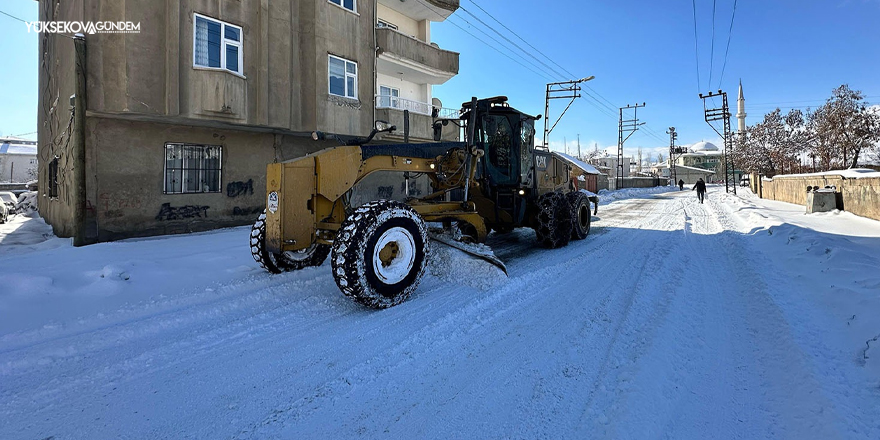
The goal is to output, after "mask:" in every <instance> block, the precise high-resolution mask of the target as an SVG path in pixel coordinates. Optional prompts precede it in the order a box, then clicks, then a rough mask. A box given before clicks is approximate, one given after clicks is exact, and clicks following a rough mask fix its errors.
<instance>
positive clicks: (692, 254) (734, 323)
mask: <svg viewBox="0 0 880 440" xmlns="http://www.w3.org/2000/svg"><path fill="white" fill-rule="evenodd" d="M654 192H656V190H655V191H654ZM616 197H619V195H618V196H615V195H613V194H612V195H610V197H609V196H606V199H614V198H616ZM802 212H803V207H796V206H794V205H787V204H782V203H776V202H768V201H763V200H759V199H756V198H755V197H754V196H753V195H751V194H746V195H741V196H740V197H736V196H732V195H727V194H724V193H723V188H718V187H715V188H710V192H709V197H708V199H707V201H706V204H699V203H698V202H697V201H696V197H695V196H694V195H693V193H692V192H689V191H687V192H664V193H657V194H651V191H645V192H641V193H638V194H637V196H636V197H632V198H621V199H619V200H615V201H613V202H611V203H607V204H605V205H603V206H602V207H601V208H600V211H599V215H598V216H596V217H594V219H593V221H594V224H593V230H592V232H591V234H590V236H589V237H588V238H587V239H586V240H583V241H573V242H572V243H571V244H570V245H569V246H568V247H566V248H562V249H556V250H544V249H538V248H535V247H534V244H533V241H534V233H533V232H531V231H528V230H520V231H516V232H514V233H511V234H507V235H501V236H496V235H493V236H490V239H489V242H488V244H489V245H490V246H491V247H492V248H493V249H494V250H495V253H496V255H497V256H499V257H500V258H501V259H502V260H504V261H505V262H506V263H507V266H508V272H509V273H510V277H509V278H506V277H504V276H503V274H501V273H500V272H499V271H498V270H497V269H495V268H494V267H492V266H489V265H487V264H486V263H484V262H482V261H478V260H472V259H469V258H468V257H466V256H465V255H464V254H461V253H459V252H458V251H455V250H452V249H448V248H437V249H436V250H435V252H434V255H433V260H432V262H431V266H430V269H429V272H430V273H429V274H428V275H427V276H426V278H425V280H423V282H422V284H421V285H420V288H419V290H418V291H417V292H416V294H415V295H413V297H412V298H411V299H410V300H409V301H407V302H405V303H403V304H402V305H400V306H397V307H393V308H391V309H388V310H383V311H374V310H368V309H364V308H362V307H360V306H358V305H357V304H355V303H353V302H352V301H351V300H349V299H347V298H345V297H344V296H343V295H342V294H341V293H340V292H339V291H338V289H337V288H336V285H335V283H334V282H333V280H332V277H331V274H330V270H329V263H325V264H324V265H323V266H322V267H318V268H310V269H306V270H303V271H300V272H295V273H287V274H283V275H275V276H272V275H269V274H267V273H264V272H262V271H261V270H260V269H259V268H258V267H257V265H256V263H254V262H253V260H252V259H251V257H250V254H249V252H248V248H247V237H248V230H247V229H246V228H236V229H231V230H223V231H218V232H213V233H205V234H194V235H189V236H175V237H161V238H156V239H148V240H132V241H125V242H117V243H105V244H99V245H93V246H88V247H85V248H72V247H68V246H60V247H56V248H50V249H43V248H41V249H37V250H31V249H30V248H28V247H26V246H22V248H21V249H19V250H16V251H14V252H0V279H3V280H5V281H4V284H3V286H2V287H0V289H2V290H0V316H2V322H0V438H4V439H6V438H9V439H19V438H20V439H42V438H47V437H51V436H54V438H55V439H65V438H83V439H100V438H151V439H152V438H210V439H217V438H236V439H266V438H444V439H448V438H528V439H533V438H554V439H556V438H632V439H646V438H676V439H677V438H693V439H698V438H699V439H703V438H744V439H759V438H798V439H808V438H816V439H831V438H853V439H877V438H880V416H878V415H880V341H878V340H874V341H872V340H871V339H872V338H874V337H875V336H877V335H878V334H880V273H878V270H877V268H878V267H880V222H876V221H872V220H866V219H862V218H859V217H855V216H852V215H850V214H848V213H839V212H837V213H831V214H819V215H810V216H805V215H803V214H802ZM872 344H873V345H872Z"/></svg>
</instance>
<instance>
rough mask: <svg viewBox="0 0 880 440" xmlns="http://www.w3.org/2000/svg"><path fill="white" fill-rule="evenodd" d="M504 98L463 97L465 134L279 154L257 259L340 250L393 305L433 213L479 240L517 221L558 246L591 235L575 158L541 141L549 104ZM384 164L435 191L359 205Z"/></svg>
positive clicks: (275, 268)
mask: <svg viewBox="0 0 880 440" xmlns="http://www.w3.org/2000/svg"><path fill="white" fill-rule="evenodd" d="M506 100H507V99H506V98H505V97H496V98H490V99H484V100H477V99H476V98H474V99H473V100H472V101H471V102H469V103H465V104H463V109H462V117H461V119H462V120H463V121H464V126H465V130H466V142H463V143H462V142H446V143H426V144H389V145H369V144H367V143H366V142H364V145H345V146H340V147H335V148H329V149H325V150H322V151H319V152H316V153H314V154H310V155H307V156H305V157H302V158H297V159H294V160H290V161H286V162H282V163H272V164H269V165H268V168H267V175H266V187H267V188H266V192H267V199H266V200H267V202H266V212H265V213H264V214H263V215H262V216H261V217H260V219H259V220H258V221H257V223H256V224H255V225H254V227H253V229H252V232H251V252H252V254H253V256H254V258H255V260H257V262H258V263H260V265H261V266H263V267H264V268H265V269H267V270H268V271H270V272H273V273H280V272H284V271H288V270H295V269H301V268H304V267H308V266H317V265H320V264H321V263H322V262H323V261H324V260H325V259H326V258H327V256H328V255H329V254H332V256H331V266H332V270H333V276H334V279H335V280H336V283H337V285H338V287H339V288H340V290H342V292H343V293H345V294H346V295H347V296H350V297H352V298H353V299H355V300H356V301H358V302H360V303H362V304H364V305H367V306H370V307H376V308H386V307H390V306H393V305H396V304H399V303H400V302H403V301H405V300H406V299H407V298H408V297H409V296H410V295H411V294H412V292H413V291H414V290H415V289H416V288H417V286H418V283H419V280H420V279H421V277H422V274H423V272H424V270H425V266H426V263H427V261H428V258H429V253H430V245H429V243H428V241H429V233H428V224H439V225H443V226H445V227H446V228H447V229H449V228H454V229H455V233H454V237H455V238H457V239H462V238H463V239H464V241H468V242H476V243H483V242H484V241H485V240H486V237H487V236H488V234H489V232H490V230H494V231H496V232H497V233H504V232H509V231H511V230H512V229H514V228H517V227H531V228H534V229H535V231H536V235H537V239H538V242H539V243H540V244H541V245H543V246H544V247H548V248H555V247H559V246H565V245H567V244H568V242H569V240H570V239H572V238H574V239H583V238H585V237H586V235H587V234H588V233H589V228H590V205H589V200H588V196H587V195H586V194H585V193H583V192H580V191H577V190H576V189H575V187H574V186H573V185H572V182H571V171H572V166H571V164H569V163H568V162H566V161H565V160H564V159H563V158H562V157H560V156H559V155H557V154H554V153H552V152H549V151H545V150H541V149H537V148H535V147H534V132H535V131H534V121H535V120H537V119H538V118H540V116H538V117H534V116H530V115H527V114H525V113H521V112H519V111H517V110H515V109H513V108H511V107H510V106H508V105H507V103H506ZM392 129H393V128H392ZM377 132H381V130H379V128H378V127H377V130H374V132H373V133H371V136H370V138H368V139H372V137H373V136H374V135H375V134H376V133H377ZM378 171H393V172H399V173H408V174H406V175H410V174H424V175H427V176H428V178H429V179H430V183H431V187H432V188H433V192H432V193H431V194H428V195H427V196H424V197H420V198H408V199H407V200H405V201H392V200H377V201H372V202H368V203H366V204H364V205H362V206H359V207H355V206H352V205H351V203H350V198H351V193H352V190H353V188H354V187H355V186H356V185H357V184H358V183H359V182H361V181H362V180H363V179H364V178H365V177H367V176H368V175H370V174H372V173H374V172H378ZM440 241H441V242H445V243H450V241H449V240H447V239H442V240H440ZM456 247H459V246H456ZM460 248H462V249H463V250H467V247H465V246H463V247H460ZM472 254H475V255H476V254H478V253H473V252H472ZM483 258H485V257H483ZM487 259H488V260H489V261H492V258H491V257H489V258H487ZM496 260H497V259H496ZM499 263H500V262H496V264H499ZM501 267H503V264H501Z"/></svg>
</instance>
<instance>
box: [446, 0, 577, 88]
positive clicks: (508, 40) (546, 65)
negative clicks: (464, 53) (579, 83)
mask: <svg viewBox="0 0 880 440" xmlns="http://www.w3.org/2000/svg"><path fill="white" fill-rule="evenodd" d="M459 9H461V10H462V11H464V12H465V13H467V14H468V15H470V16H471V17H474V19H476V20H477V21H479V22H480V24H482V25H483V26H485V27H487V28H489V29H490V30H492V32H495V33H496V34H498V36H500V37H501V38H503V39H504V40H505V41H507V42H508V43H510V44H512V45H514V46H515V47H516V48H517V49H519V50H521V51H522V52H523V53H524V54H527V55H529V56H530V57H532V58H534V59H535V61H537V62H539V63H541V64H542V65H543V66H544V67H546V68H547V69H549V70H550V71H552V72H553V73H555V74H557V75H559V76H560V77H562V76H564V75H562V74H560V73H559V72H558V71H557V70H556V69H555V68H553V67H552V66H550V65H549V64H547V63H545V62H543V61H541V60H539V59H538V58H537V57H536V56H534V55H533V54H532V53H531V52H529V51H527V50H525V49H523V48H522V46H520V45H519V44H516V43H515V42H514V41H513V40H511V39H510V38H507V37H506V36H504V34H502V33H501V32H498V30H497V29H495V28H494V27H492V26H490V25H489V24H487V23H486V22H485V21H483V20H481V19H480V17H477V16H476V15H474V14H472V13H471V11H468V10H467V9H465V7H464V6H459ZM460 18H462V19H464V18H463V17H460ZM496 21H497V20H496ZM496 41H497V40H496ZM535 67H539V68H540V66H535Z"/></svg>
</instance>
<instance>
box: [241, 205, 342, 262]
mask: <svg viewBox="0 0 880 440" xmlns="http://www.w3.org/2000/svg"><path fill="white" fill-rule="evenodd" d="M250 243H251V255H252V256H253V257H254V261H256V262H257V264H259V265H260V267H262V268H263V269H266V270H267V271H269V272H271V273H276V274H277V273H282V272H287V271H291V270H299V269H303V268H306V267H309V266H320V265H321V263H323V262H324V260H326V259H327V255H328V254H330V246H328V245H326V244H317V243H312V245H311V246H309V247H307V248H306V249H303V250H301V251H288V252H283V253H280V254H279V253H274V252H269V251H268V250H267V249H266V211H263V213H262V214H260V217H259V218H257V221H256V222H255V223H254V225H253V226H252V227H251V239H250Z"/></svg>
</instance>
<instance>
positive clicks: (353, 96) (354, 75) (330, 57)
mask: <svg viewBox="0 0 880 440" xmlns="http://www.w3.org/2000/svg"><path fill="white" fill-rule="evenodd" d="M334 58H335V59H337V60H340V61H342V62H343V63H344V64H343V69H342V70H343V72H344V75H345V81H344V83H343V84H344V85H345V90H344V91H343V92H342V93H343V94H342V95H339V94H336V93H333V91H332V90H331V88H330V62H331V61H332V60H333V59H334ZM349 64H351V65H353V66H354V73H349V71H348V65H349ZM348 78H354V91H353V92H352V94H351V95H349V93H348V92H349V90H348ZM327 93H329V94H331V95H333V96H340V97H342V98H348V99H358V64H357V63H356V62H354V61H351V60H347V59H345V58H342V57H338V56H336V55H329V54H328V56H327Z"/></svg>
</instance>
